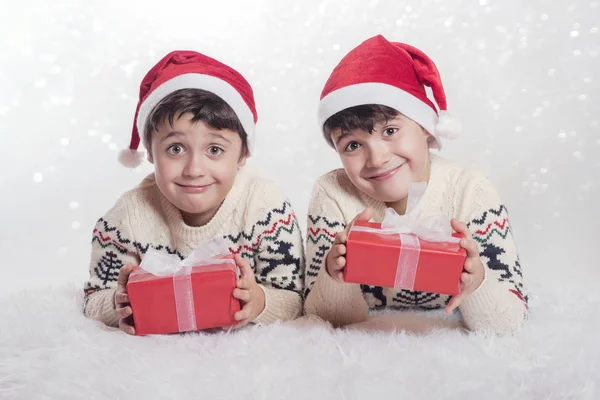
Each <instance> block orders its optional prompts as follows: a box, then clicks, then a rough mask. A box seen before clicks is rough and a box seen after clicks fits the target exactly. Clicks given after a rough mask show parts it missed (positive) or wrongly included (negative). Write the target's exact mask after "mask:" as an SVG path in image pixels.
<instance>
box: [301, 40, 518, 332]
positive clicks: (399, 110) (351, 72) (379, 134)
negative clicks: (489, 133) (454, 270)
mask: <svg viewBox="0 0 600 400" xmlns="http://www.w3.org/2000/svg"><path fill="white" fill-rule="evenodd" d="M424 85H426V86H429V87H431V89H432V92H433V96H434V98H435V100H436V102H437V105H438V107H439V108H440V117H439V118H438V115H437V110H436V108H435V106H434V105H433V103H432V102H431V101H430V100H429V99H428V98H427V95H426V92H425V87H424ZM319 123H320V126H321V128H322V130H323V133H324V135H325V139H326V140H327V142H328V143H329V145H330V146H332V147H333V148H334V149H335V150H336V151H337V153H338V155H339V157H340V159H341V161H342V164H343V167H344V169H341V170H335V171H332V172H330V173H328V174H326V175H324V176H322V177H321V178H319V180H318V181H317V182H316V184H315V187H314V190H313V194H312V199H311V203H310V206H309V219H308V238H307V239H308V240H307V259H308V260H310V261H309V262H310V264H309V267H308V269H307V273H306V281H305V285H306V289H305V291H306V292H305V295H306V303H305V312H306V313H307V314H312V315H317V316H318V317H321V318H323V319H325V320H327V321H329V322H331V323H332V324H333V325H335V326H349V325H352V326H360V325H361V324H364V323H365V321H367V320H368V319H369V316H368V314H369V310H370V309H371V310H372V309H384V308H396V309H417V310H433V309H440V308H445V310H446V312H447V313H451V312H452V311H453V310H454V309H456V308H459V309H460V311H461V313H462V316H463V320H464V323H465V324H466V327H467V328H468V329H470V330H492V331H494V332H498V333H503V332H509V331H513V330H515V329H517V328H518V327H519V326H521V324H522V323H523V322H524V321H525V320H526V318H527V291H526V289H525V287H524V285H523V281H522V275H521V267H520V264H519V259H518V256H517V252H516V249H515V244H514V241H513V236H512V233H511V230H510V225H509V222H508V215H507V212H506V209H505V207H504V205H503V203H502V202H501V200H500V198H499V196H498V194H497V193H496V190H495V189H494V188H493V186H492V185H491V184H490V183H489V182H488V181H487V179H486V178H485V177H484V176H483V175H482V174H480V173H478V172H477V171H474V170H472V169H469V168H465V167H463V166H461V165H460V164H458V163H455V162H453V161H450V160H446V159H444V158H442V157H439V156H436V155H434V154H430V151H429V149H430V148H440V147H441V138H442V137H446V138H452V137H454V136H456V134H457V133H458V132H457V131H458V129H459V124H457V123H456V122H455V121H453V120H452V119H451V118H450V117H449V115H447V113H446V99H445V94H444V90H443V87H442V83H441V79H440V77H439V73H438V71H437V69H436V67H435V65H434V64H433V62H432V61H431V60H430V59H429V58H428V57H427V56H426V55H425V54H423V53H422V52H421V51H419V50H417V49H415V48H413V47H411V46H408V45H405V44H402V43H390V42H388V41H387V40H386V39H385V38H384V37H382V36H376V37H373V38H371V39H368V40H367V41H365V42H363V43H362V44H360V45H359V46H358V47H356V48H355V49H354V50H352V51H351V52H350V53H349V54H348V55H346V56H345V57H344V58H343V59H342V61H341V62H340V63H339V64H338V66H337V67H336V68H335V69H334V70H333V72H332V74H331V76H330V77H329V79H328V81H327V83H326V84H325V88H324V89H323V93H322V95H321V102H320V104H319ZM422 181H426V182H427V189H426V191H425V194H424V195H423V197H422V198H421V201H420V203H419V206H420V208H421V210H422V217H429V216H438V215H446V216H449V217H452V218H453V220H452V228H453V229H454V230H455V231H457V232H461V233H463V234H464V235H465V236H466V239H464V240H463V241H461V245H462V247H464V248H465V249H466V251H467V258H466V261H465V264H464V271H463V273H462V276H461V293H460V295H458V296H455V297H449V296H445V295H439V294H434V293H422V292H417V291H410V290H397V289H393V288H382V287H373V286H367V285H358V284H352V283H344V282H343V270H344V266H345V263H346V259H345V254H346V246H345V243H346V239H347V237H348V231H349V229H350V227H351V225H352V222H353V220H354V219H360V220H369V219H371V218H373V219H374V220H375V221H377V222H381V220H382V218H383V214H384V212H385V209H386V208H387V207H391V208H393V209H394V210H395V211H396V212H397V213H398V214H401V215H402V214H404V213H405V210H406V201H407V196H408V187H409V184H411V183H413V182H422ZM409 319H410V318H409ZM407 320H408V319H407ZM400 321H401V319H400ZM401 325H402V323H401V322H400V326H399V327H400V328H402V326H401Z"/></svg>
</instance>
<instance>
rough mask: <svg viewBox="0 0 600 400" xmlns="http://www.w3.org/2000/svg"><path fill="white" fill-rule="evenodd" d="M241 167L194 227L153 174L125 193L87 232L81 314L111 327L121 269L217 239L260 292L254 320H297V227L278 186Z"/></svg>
mask: <svg viewBox="0 0 600 400" xmlns="http://www.w3.org/2000/svg"><path fill="white" fill-rule="evenodd" d="M247 168H248V167H243V168H241V169H240V171H239V172H238V175H237V176H236V179H235V183H234V185H233V187H232V188H231V190H230V192H229V194H228V195H227V197H226V198H225V200H224V201H223V203H222V204H221V207H220V208H219V210H218V211H217V213H216V214H215V215H214V217H213V218H212V219H211V220H210V221H209V222H208V223H207V224H206V225H204V226H200V227H191V226H188V225H186V224H185V223H184V221H183V219H182V216H181V212H180V211H179V210H178V209H177V208H175V207H174V206H173V205H172V204H171V203H170V202H169V201H168V200H167V199H166V198H165V197H164V196H163V195H162V194H161V192H160V190H159V189H158V187H157V185H156V181H155V178H154V174H150V175H149V176H147V177H146V178H145V179H144V180H143V181H142V182H141V184H140V185H139V186H138V187H136V188H134V189H133V190H131V191H129V192H126V193H125V194H124V195H123V196H122V197H121V198H120V199H119V200H118V201H117V203H116V204H115V205H114V207H113V208H112V209H111V210H110V211H109V212H108V213H107V214H106V215H105V216H104V217H102V218H100V220H98V222H97V224H96V227H95V229H94V232H93V236H92V255H91V262H90V279H89V280H88V281H87V282H86V284H85V288H84V291H85V298H84V303H83V312H84V314H85V315H86V316H88V317H90V318H94V319H97V320H100V321H102V322H104V323H106V324H107V325H112V326H116V325H118V318H117V316H116V315H115V305H114V300H113V297H114V292H115V288H116V285H117V277H118V275H119V270H120V269H121V267H123V266H124V265H126V264H127V263H128V262H131V263H133V264H134V265H139V263H140V262H141V260H142V258H143V257H144V254H145V253H146V251H147V250H148V248H150V247H152V248H154V249H156V250H159V251H163V252H166V253H169V254H176V255H177V256H179V258H181V259H184V258H185V257H187V256H188V255H189V254H190V253H191V251H192V250H193V249H194V248H196V247H197V246H198V244H199V243H201V242H202V241H204V240H207V239H210V238H213V237H217V236H220V237H223V238H224V239H225V240H226V242H227V244H228V245H229V251H230V252H231V253H236V254H237V253H241V255H242V256H243V257H244V258H246V259H247V260H248V261H249V262H250V266H251V267H252V269H253V270H254V274H255V277H256V280H257V282H258V283H259V286H260V287H261V288H262V289H263V290H264V293H265V301H266V302H265V304H266V305H265V309H264V311H263V312H262V313H261V314H260V315H259V316H258V317H257V318H256V320H255V321H254V322H256V323H261V324H266V323H271V322H273V321H276V320H287V319H293V318H295V317H297V316H298V315H300V314H301V312H302V289H303V278H304V249H303V243H302V236H301V233H300V228H299V226H298V221H297V219H296V216H295V214H294V211H293V210H292V208H291V206H290V203H289V202H288V201H287V200H286V199H285V198H284V196H283V194H282V193H281V191H280V190H279V189H278V187H277V186H276V185H275V184H274V183H272V182H270V181H267V180H264V179H261V178H259V177H257V176H256V175H254V174H253V173H252V172H251V171H249V170H248V169H247Z"/></svg>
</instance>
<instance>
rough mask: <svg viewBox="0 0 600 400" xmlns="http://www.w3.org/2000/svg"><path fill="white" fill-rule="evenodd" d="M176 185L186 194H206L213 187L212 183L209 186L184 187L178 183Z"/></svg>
mask: <svg viewBox="0 0 600 400" xmlns="http://www.w3.org/2000/svg"><path fill="white" fill-rule="evenodd" d="M176 185H177V186H178V187H179V188H181V190H182V191H184V192H185V193H204V192H205V191H206V190H207V189H208V188H209V187H210V186H211V185H212V183H209V184H208V185H182V184H180V183H176Z"/></svg>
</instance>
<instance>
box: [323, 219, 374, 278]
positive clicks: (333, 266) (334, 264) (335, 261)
mask: <svg viewBox="0 0 600 400" xmlns="http://www.w3.org/2000/svg"><path fill="white" fill-rule="evenodd" d="M372 216H373V210H371V209H370V208H365V209H364V210H363V212H361V213H360V214H358V215H357V216H356V217H354V219H353V220H352V221H351V222H350V223H349V224H348V225H346V228H345V229H344V230H343V231H341V232H338V234H337V235H335V240H334V241H333V245H332V246H331V249H329V253H327V260H326V264H325V268H326V269H327V273H328V274H329V276H331V277H332V278H333V279H334V280H336V281H338V282H343V281H344V267H346V241H347V240H348V234H349V232H350V228H351V227H352V224H353V223H354V221H368V220H370V219H371V217H372Z"/></svg>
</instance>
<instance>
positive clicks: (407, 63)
mask: <svg viewBox="0 0 600 400" xmlns="http://www.w3.org/2000/svg"><path fill="white" fill-rule="evenodd" d="M425 86H429V87H430V88H431V90H432V92H433V97H434V99H435V102H436V103H437V106H438V107H439V110H440V112H439V117H438V111H437V110H436V107H435V106H434V105H433V103H432V102H431V101H430V100H429V99H428V98H427V94H426V92H425ZM365 104H381V105H384V106H388V107H391V108H394V109H396V110H397V111H399V112H401V113H402V114H404V115H405V116H407V117H408V118H410V119H412V120H413V121H415V122H417V123H418V124H419V125H421V126H422V127H423V128H424V129H425V130H426V131H427V132H429V133H430V134H432V135H433V137H434V139H435V140H433V141H432V142H431V143H430V147H432V148H438V149H439V148H441V141H440V138H445V139H454V138H456V137H458V135H459V134H460V131H461V130H462V128H461V124H460V121H458V120H457V119H455V118H453V117H451V116H450V115H449V114H448V112H447V109H446V95H445V93H444V87H443V86H442V80H441V78H440V74H439V72H438V70H437V68H436V66H435V64H434V63H433V61H431V60H430V59H429V57H427V55H425V54H424V53H423V52H422V51H420V50H418V49H416V48H414V47H412V46H409V45H407V44H404V43H392V42H389V41H387V40H386V39H385V38H384V37H383V36H381V35H378V36H375V37H372V38H370V39H368V40H366V41H364V42H363V43H361V44H360V45H359V46H358V47H356V48H354V49H353V50H352V51H350V52H349V53H348V54H347V55H346V56H345V57H344V58H343V59H342V61H340V63H339V64H338V65H337V67H335V69H334V70H333V72H332V73H331V76H330V77H329V79H328V80H327V83H326V84H325V87H324V88H323V92H322V93H321V102H320V103H319V110H318V118H319V126H320V127H321V129H323V124H324V123H325V121H327V119H328V118H329V117H331V116H332V115H334V114H336V113H338V112H340V111H342V110H344V109H346V108H349V107H354V106H359V105H365Z"/></svg>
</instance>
